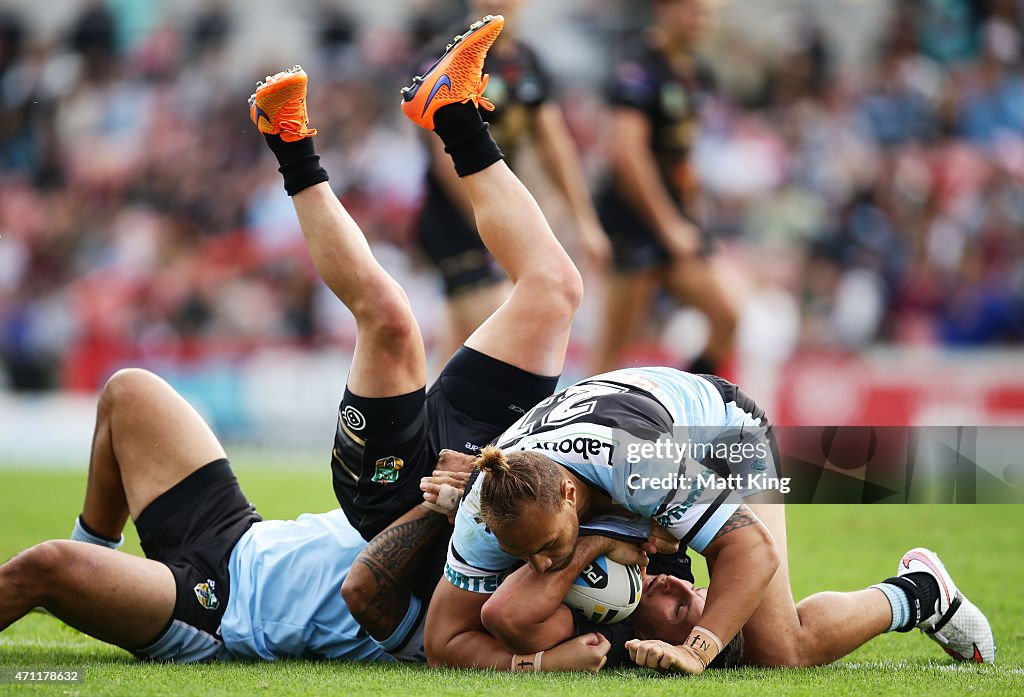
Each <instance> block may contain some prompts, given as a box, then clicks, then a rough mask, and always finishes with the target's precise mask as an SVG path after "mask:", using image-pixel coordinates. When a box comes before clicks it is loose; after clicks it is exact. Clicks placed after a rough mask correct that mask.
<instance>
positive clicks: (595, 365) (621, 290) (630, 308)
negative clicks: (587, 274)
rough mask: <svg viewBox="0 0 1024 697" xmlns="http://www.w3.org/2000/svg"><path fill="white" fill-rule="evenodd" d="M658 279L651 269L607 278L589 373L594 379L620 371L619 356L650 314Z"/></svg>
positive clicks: (658, 272) (659, 276) (616, 274)
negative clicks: (594, 376) (602, 374)
mask: <svg viewBox="0 0 1024 697" xmlns="http://www.w3.org/2000/svg"><path fill="white" fill-rule="evenodd" d="M661 277H662V273H661V272H660V271H658V270H653V269H652V270H642V271H636V272H631V273H615V274H613V275H612V276H611V278H610V279H609V281H608V284H607V287H606V288H605V297H604V311H603V314H602V317H601V326H600V328H599V330H598V334H597V337H596V339H595V341H594V350H593V353H592V355H591V359H590V360H591V365H590V370H589V371H588V372H589V373H591V374H593V375H598V374H600V373H606V372H608V371H611V370H615V369H616V368H619V367H621V361H622V355H623V352H624V351H625V350H626V347H627V346H628V345H629V342H631V341H632V340H633V339H634V338H635V337H636V336H637V334H638V333H639V331H640V328H641V327H642V326H643V324H644V322H645V321H646V320H647V318H648V316H649V314H650V311H649V308H650V307H651V301H652V299H653V297H654V291H656V290H657V289H658V284H659V283H660V279H661Z"/></svg>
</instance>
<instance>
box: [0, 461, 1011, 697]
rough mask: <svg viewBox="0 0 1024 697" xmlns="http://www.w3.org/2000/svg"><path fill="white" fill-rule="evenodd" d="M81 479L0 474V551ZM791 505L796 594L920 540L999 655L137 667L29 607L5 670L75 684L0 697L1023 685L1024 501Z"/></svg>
mask: <svg viewBox="0 0 1024 697" xmlns="http://www.w3.org/2000/svg"><path fill="white" fill-rule="evenodd" d="M236 469H237V470H238V473H239V478H240V479H241V481H242V486H243V488H244V489H245V490H246V493H247V494H248V495H249V497H250V500H252V501H253V502H254V503H256V505H257V506H258V508H259V509H260V511H261V512H262V513H263V515H264V517H266V518H281V517H284V518H290V517H294V516H295V515H297V514H299V513H301V512H305V511H324V510H328V509H329V508H331V507H332V506H333V505H334V499H333V494H332V492H331V487H330V480H329V475H328V473H327V470H326V467H325V468H324V469H318V468H310V467H300V468H295V469H292V470H282V469H280V468H268V467H266V466H253V465H250V464H248V463H247V462H246V461H237V460H236ZM84 484H85V475H84V473H83V472H69V471H66V470H56V471H28V470H19V469H0V532H2V535H0V559H6V558H7V557H10V556H11V555H13V554H14V553H16V552H17V551H19V550H20V549H22V548H24V547H27V546H29V545H31V544H33V543H35V542H38V541H41V540H44V539H47V538H60V537H66V536H67V535H68V534H69V532H70V529H71V526H72V523H73V521H74V516H75V515H76V514H77V513H78V512H79V510H80V506H81V500H82V493H83V491H84ZM788 515H789V534H790V569H791V574H792V578H793V585H794V592H795V594H796V596H797V598H801V597H803V596H805V595H808V594H810V593H814V592H816V591H820V590H828V589H831V590H852V589H856V588H862V587H864V586H866V585H869V584H871V583H874V582H877V581H880V580H881V579H883V578H885V577H887V576H889V575H891V574H892V573H893V572H894V570H895V568H896V563H897V561H898V560H899V557H900V555H901V554H902V553H903V552H904V551H905V550H906V549H908V548H910V547H913V546H916V545H925V546H929V547H931V548H933V549H935V550H936V551H938V552H939V553H940V554H941V555H942V556H943V558H944V560H945V562H946V564H947V566H949V568H950V570H951V572H952V573H953V575H954V577H955V578H956V580H957V582H958V584H959V585H960V586H961V588H962V589H963V590H964V591H965V593H967V594H968V596H969V597H970V598H971V599H972V600H973V601H974V602H975V603H976V604H978V605H979V606H980V607H981V608H982V609H983V610H984V611H985V612H986V613H987V614H988V616H989V618H990V619H991V621H992V625H993V628H994V630H995V634H996V642H997V644H998V647H999V652H998V664H997V665H996V666H987V667H975V666H966V665H955V664H952V663H951V662H949V661H948V660H947V659H946V658H945V655H944V654H943V653H942V652H941V650H940V649H939V648H938V647H937V646H936V645H935V644H933V643H932V642H931V641H929V640H928V639H926V638H925V637H923V636H921V635H920V634H919V633H917V632H914V633H912V634H908V635H903V634H896V635H892V634H890V635H886V636H883V637H880V638H878V639H876V640H874V641H872V642H870V643H869V644H868V645H867V646H865V647H863V648H862V649H860V650H859V651H857V652H855V653H854V654H853V655H851V656H849V657H848V658H847V659H845V660H843V661H841V662H839V663H837V664H835V665H832V666H829V667H825V668H817V669H810V670H761V669H742V670H736V671H718V672H710V673H707V674H705V675H703V676H701V677H700V678H697V679H690V680H686V679H682V678H678V677H663V676H660V675H657V674H655V673H653V672H649V671H646V670H640V669H637V670H624V671H614V672H608V673H605V674H602V675H593V676H592V675H557V674H541V675H536V676H535V675H509V674H500V673H486V672H474V671H456V670H445V671H430V670H427V669H426V668H423V667H416V666H404V665H403V666H393V665H356V664H344V663H314V662H306V661H282V662H278V663H274V664H220V665H200V666H163V665H151V664H142V663H138V662H136V661H134V659H132V658H131V657H130V656H129V655H128V654H127V653H126V652H124V651H121V650H119V649H116V648H113V647H110V646H107V645H105V644H101V643H99V642H97V641H95V640H93V639H90V638H89V637H87V636H84V635H82V634H79V633H78V632H76V631H74V630H72V629H70V628H68V627H66V626H64V625H63V624H61V623H60V622H59V621H57V620H55V619H54V618H52V617H48V616H44V615H39V614H32V615H30V616H29V617H26V618H25V619H23V620H21V621H20V622H18V623H16V624H15V625H13V626H12V627H10V628H9V629H7V630H6V631H5V632H3V633H2V634H0V669H4V668H8V669H9V668H14V667H17V668H24V669H32V668H35V669H39V668H45V667H79V668H83V667H84V669H85V674H86V678H85V683H84V684H79V685H58V686H42V685H36V686H33V687H26V686H21V685H0V694H27V693H28V692H31V693H33V694H36V693H46V694H67V695H115V694H116V695H129V694H132V695H134V694H173V695H203V696H204V697H208V696H211V695H222V694H223V695H238V694H260V693H263V694H274V695H278V694H285V695H290V694H294V695H313V694H325V693H337V694H345V693H354V694H360V695H362V694H367V695H423V694H431V695H447V694H453V695H454V694H458V695H506V694H512V695H544V696H545V697H557V696H560V695H579V696H581V697H596V696H598V695H617V696H618V695H640V694H648V695H650V694H663V693H668V692H669V691H671V693H673V694H683V693H684V691H685V693H686V694H688V695H704V694H707V695H715V696H716V697H727V696H731V695H744V696H746V695H775V694H786V695H819V694H842V695H847V694H897V695H901V696H903V695H928V696H929V697H932V696H934V695H943V694H954V693H956V694H966V693H971V694H1005V695H1022V694H1024V595H1022V592H1021V591H1022V589H1024V559H1022V552H1024V507H1021V506H980V505H978V506H968V505H964V506H906V507H902V506H901V507H898V506H873V507H867V506H861V507H853V506H795V507H791V508H790V510H789V511H788ZM129 527H130V526H129ZM126 533H127V536H128V538H129V539H128V543H127V544H126V546H125V549H126V550H128V551H130V552H133V553H138V551H139V550H138V543H137V541H136V539H135V538H134V530H131V529H129V530H128V531H126Z"/></svg>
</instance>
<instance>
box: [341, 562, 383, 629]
mask: <svg viewBox="0 0 1024 697" xmlns="http://www.w3.org/2000/svg"><path fill="white" fill-rule="evenodd" d="M373 588H374V583H373V579H372V577H371V576H370V574H369V572H368V571H367V570H366V567H365V566H363V565H362V564H353V565H352V568H351V569H350V570H349V572H348V575H347V576H346V577H345V582H344V583H342V584H341V597H342V599H343V600H344V601H345V605H346V607H348V609H349V612H351V613H352V616H353V617H355V618H356V620H357V621H358V620H359V618H360V617H362V616H363V615H364V614H365V613H366V611H367V609H369V607H370V605H371V604H372V603H373V601H374V599H375V597H376V593H374V590H373Z"/></svg>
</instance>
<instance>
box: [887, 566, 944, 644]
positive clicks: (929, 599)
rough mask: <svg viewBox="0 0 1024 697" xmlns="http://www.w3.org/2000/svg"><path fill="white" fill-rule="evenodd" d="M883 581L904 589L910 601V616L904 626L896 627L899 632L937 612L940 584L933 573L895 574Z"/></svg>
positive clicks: (907, 630)
mask: <svg viewBox="0 0 1024 697" xmlns="http://www.w3.org/2000/svg"><path fill="white" fill-rule="evenodd" d="M882 583H887V584H889V585H890V586H896V587H897V588H899V589H900V590H902V591H903V592H904V593H906V595H907V601H908V602H909V603H910V616H909V617H908V618H907V621H906V622H905V623H904V624H903V625H902V626H900V627H897V628H896V631H897V632H909V631H910V630H911V629H913V628H914V627H916V626H917V625H919V624H921V621H922V620H924V619H925V618H927V617H931V615H932V614H933V613H934V612H935V602H936V601H937V600H938V599H939V584H938V583H936V581H935V579H934V578H933V577H932V576H931V574H926V573H924V572H923V571H919V572H916V573H912V574H906V575H904V576H893V577H892V578H887V579H885V580H884V581H882Z"/></svg>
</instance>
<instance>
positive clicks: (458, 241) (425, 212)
mask: <svg viewBox="0 0 1024 697" xmlns="http://www.w3.org/2000/svg"><path fill="white" fill-rule="evenodd" d="M417 236H418V238H419V244H420V247H421V248H422V249H423V251H424V253H425V254H426V255H427V258H428V259H430V261H431V263H432V264H433V265H434V266H435V267H436V268H437V270H438V271H439V272H440V273H441V278H442V279H443V281H444V292H445V295H446V296H448V297H451V296H454V295H458V294H459V293H463V292H466V291H470V290H473V289H475V288H482V287H485V286H489V285H493V284H495V283H498V282H500V281H502V280H504V279H505V278H506V276H505V272H504V271H502V270H501V268H500V267H499V266H498V263H497V262H496V261H495V260H494V257H492V256H491V253H490V252H488V251H487V247H486V246H484V243H483V240H481V239H480V233H478V232H477V231H476V229H475V228H474V227H472V226H471V225H469V224H468V223H467V222H466V219H465V218H464V217H463V216H462V214H461V213H459V211H458V210H456V208H455V206H453V205H452V204H451V203H450V202H449V201H448V200H447V199H446V198H445V197H444V196H443V194H441V193H440V192H428V195H427V198H426V201H425V202H424V204H423V209H422V210H421V211H420V218H419V225H418V227H417Z"/></svg>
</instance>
